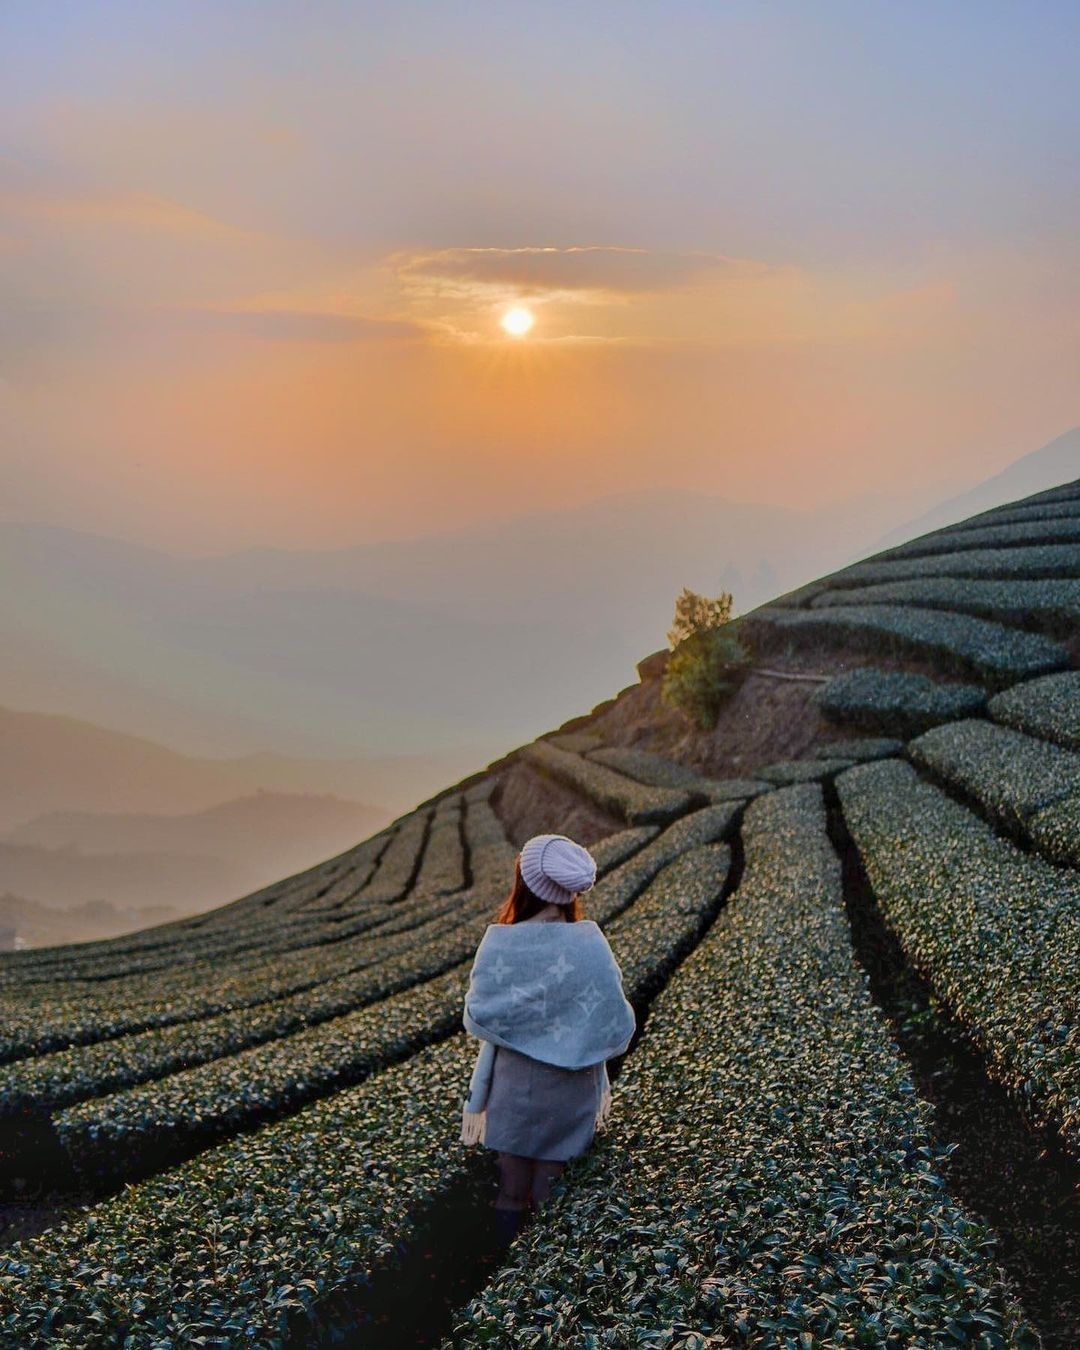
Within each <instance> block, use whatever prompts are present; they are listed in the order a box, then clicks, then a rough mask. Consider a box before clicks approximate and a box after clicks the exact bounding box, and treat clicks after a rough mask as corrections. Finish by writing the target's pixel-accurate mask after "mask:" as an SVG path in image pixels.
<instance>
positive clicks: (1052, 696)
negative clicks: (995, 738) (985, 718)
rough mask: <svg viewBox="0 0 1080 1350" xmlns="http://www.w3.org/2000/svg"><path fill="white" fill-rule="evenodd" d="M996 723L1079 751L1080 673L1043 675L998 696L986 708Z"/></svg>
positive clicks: (1069, 671) (1066, 672) (1072, 671)
mask: <svg viewBox="0 0 1080 1350" xmlns="http://www.w3.org/2000/svg"><path fill="white" fill-rule="evenodd" d="M987 712H988V713H989V714H990V716H991V717H992V718H993V719H994V721H995V722H1002V723H1004V724H1005V725H1006V726H1010V727H1015V729H1016V730H1017V731H1026V732H1027V734H1028V735H1029V736H1041V737H1042V738H1043V740H1046V741H1054V742H1055V743H1056V744H1057V745H1063V746H1065V747H1066V749H1069V750H1080V670H1067V671H1063V672H1062V673H1061V674H1059V675H1042V676H1040V677H1039V678H1038V679H1037V680H1027V681H1025V682H1024V683H1023V684H1015V685H1013V687H1012V688H1011V689H1006V690H1004V691H1003V692H1002V693H1000V694H995V695H994V697H993V698H992V699H991V700H990V702H989V704H988V705H987Z"/></svg>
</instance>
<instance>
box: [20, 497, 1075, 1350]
mask: <svg viewBox="0 0 1080 1350" xmlns="http://www.w3.org/2000/svg"><path fill="white" fill-rule="evenodd" d="M734 622H735V624H736V626H737V629H738V631H740V633H741V635H742V636H743V638H744V639H745V641H746V642H747V643H748V645H749V646H750V647H751V649H752V651H753V654H754V668H753V670H752V671H751V673H750V674H749V675H748V676H747V678H746V679H745V680H744V681H743V682H742V684H741V686H740V687H739V689H738V691H737V692H736V693H735V694H734V695H733V696H732V697H731V699H730V700H729V701H728V702H727V704H726V705H725V707H724V709H723V711H722V714H721V717H720V720H719V722H718V724H717V726H716V728H715V730H713V731H710V732H700V731H696V730H694V729H692V728H690V727H689V726H688V724H687V723H686V722H685V721H684V720H683V719H682V718H681V716H680V715H678V714H676V713H675V712H673V711H671V710H669V709H667V708H665V707H664V705H663V704H662V703H661V701H660V697H659V690H660V676H661V673H662V670H663V666H664V663H665V660H666V657H665V655H664V654H663V653H654V654H653V655H652V656H650V657H648V658H646V659H644V660H643V661H642V662H641V664H640V667H639V675H640V678H639V680H638V681H637V682H636V683H634V684H632V685H630V686H628V687H627V688H626V689H624V690H622V691H620V692H619V693H618V694H617V695H616V696H615V697H614V698H612V699H609V700H606V701H605V702H604V703H602V704H600V705H598V706H597V707H596V708H594V709H593V710H592V711H591V712H588V713H585V714H583V715H581V716H578V717H573V718H570V719H569V720H568V721H566V722H564V723H563V724H562V725H561V726H559V727H558V728H556V729H554V730H552V731H551V732H549V733H548V734H546V735H544V736H542V737H540V738H538V739H537V740H535V741H534V742H532V743H530V744H528V745H524V746H522V747H520V748H519V749H517V750H515V751H514V752H513V753H511V754H509V755H507V756H505V757H504V758H502V759H500V760H497V761H495V762H493V763H491V764H489V765H488V766H487V767H486V768H484V769H482V770H480V771H479V772H477V773H475V774H473V775H471V776H470V777H468V778H465V779H463V780H461V781H460V782H458V783H455V784H453V785H452V786H450V787H447V788H446V789H445V790H443V791H441V792H439V793H438V794H436V795H435V796H433V797H432V798H431V799H430V800H428V801H426V802H424V803H422V804H421V805H420V806H419V807H418V808H417V809H416V810H415V811H412V812H409V813H408V814H406V815H403V816H401V817H399V818H398V819H397V820H395V821H394V822H392V823H391V824H390V825H389V826H387V827H386V828H385V829H383V830H382V831H380V832H379V833H378V834H375V835H373V836H372V837H371V838H369V839H366V840H364V841H363V842H361V843H359V844H356V845H355V846H353V847H350V848H349V849H347V850H346V851H345V852H343V853H339V854H337V855H336V856H333V857H330V858H327V859H326V860H325V861H323V862H322V863H320V864H319V865H318V866H317V867H314V868H310V869H308V870H306V871H303V872H300V873H297V874H295V875H292V876H288V877H285V878H283V879H281V880H279V881H277V882H275V883H274V884H272V885H270V886H267V887H264V888H263V889H262V890H260V891H257V892H255V893H253V894H251V895H248V896H245V897H244V898H243V899H241V900H238V901H235V902H234V903H232V904H230V905H226V906H224V907H222V908H220V909H217V910H214V911H212V912H210V913H207V914H203V915H200V916H198V917H195V918H191V919H186V920H183V921H179V922H176V923H172V924H166V925H162V926H159V927H155V928H149V929H146V930H144V931H142V932H139V933H133V934H129V935H127V936H125V937H123V938H119V939H115V940H112V941H105V942H95V943H90V944H84V945H82V946H79V947H77V948H70V947H54V948H49V949H43V950H40V951H35V952H22V953H14V954H10V955H7V956H5V957H3V958H2V959H0V999H2V1005H0V1181H2V1183H3V1185H5V1186H6V1188H7V1196H8V1200H9V1203H8V1205H7V1208H6V1211H5V1217H6V1222H7V1224H8V1235H7V1238H6V1243H7V1245H6V1247H5V1249H4V1250H3V1251H0V1343H2V1344H11V1345H20V1346H21V1345H35V1344H62V1345H65V1346H91V1345H100V1344H103V1343H118V1342H119V1340H120V1339H121V1337H122V1336H123V1335H124V1334H126V1335H128V1337H129V1340H128V1341H127V1342H125V1343H127V1344H131V1345H136V1346H151V1345H161V1344H178V1343H185V1341H188V1342H190V1343H205V1344H213V1345H229V1346H231V1345H240V1344H245V1345H256V1346H284V1345H289V1344H292V1345H301V1344H302V1345H310V1344H330V1343H352V1344H361V1343H362V1344H364V1345H365V1346H367V1345H374V1346H394V1345H442V1346H443V1347H450V1346H471V1345H488V1346H505V1347H511V1346H538V1347H539V1346H547V1347H554V1346H563V1345H566V1346H582V1347H585V1346H590V1347H591V1346H611V1347H619V1348H625V1350H629V1347H631V1346H641V1345H663V1346H676V1347H679V1348H680V1350H704V1347H705V1346H720V1345H725V1346H726V1345H755V1346H768V1347H781V1346H783V1347H787V1346H803V1345H806V1346H825V1345H828V1346H833V1345H882V1346H889V1347H897V1348H899V1347H903V1346H922V1345H930V1344H934V1345H945V1344H952V1345H971V1346H978V1347H985V1350H990V1348H991V1347H1000V1346H1015V1347H1031V1346H1037V1345H1039V1344H1042V1345H1044V1346H1046V1347H1049V1348H1050V1350H1066V1348H1069V1350H1071V1347H1074V1346H1075V1345H1076V1344H1078V1343H1080V1316H1078V1312H1077V1307H1076V1303H1075V1297H1074V1292H1075V1289H1076V1288H1078V1287H1080V1216H1078V1208H1077V1185H1078V1182H1080V1054H1078V1051H1080V1008H1078V1000H1077V990H1078V988H1080V873H1078V870H1077V869H1078V868H1080V479H1077V480H1075V481H1073V482H1070V483H1067V484H1064V485H1062V486H1059V487H1056V488H1053V489H1050V490H1047V491H1043V492H1040V493H1037V494H1036V495H1034V496H1029V497H1026V498H1024V499H1022V500H1018V501H1014V502H1010V503H1008V504H1006V505H1004V506H1001V507H998V508H996V509H994V510H991V511H988V512H985V513H981V514H979V515H975V516H971V517H969V518H968V519H965V520H963V521H961V522H959V523H957V524H953V525H950V526H948V527H947V528H944V529H938V530H935V531H933V532H930V533H925V534H922V535H920V536H917V537H915V538H911V539H908V540H906V541H904V542H903V543H901V544H899V545H898V546H896V547H894V548H891V549H889V550H887V551H885V552H882V553H879V554H876V555H875V556H874V557H873V558H870V559H865V560H861V561H859V562H857V563H853V564H851V565H850V566H846V567H843V568H841V569H840V570H838V571H835V572H832V573H829V574H827V575H824V576H822V577H820V578H819V579H817V580H815V581H813V582H811V583H810V584H808V585H805V586H800V587H799V588H798V589H797V590H795V591H789V592H787V593H786V594H783V595H780V596H778V597H776V598H775V599H773V600H770V601H769V602H768V603H766V604H764V605H760V606H758V607H757V608H755V609H753V610H750V611H748V612H746V613H744V614H742V615H740V616H739V617H738V618H737V619H736V620H735V621H734ZM539 829H544V830H562V831H566V832H568V833H571V834H573V835H575V837H578V838H580V839H581V840H582V841H583V842H586V843H588V844H589V846H590V848H591V849H592V851H593V853H594V856H595V857H596V860H597V864H598V871H599V881H598V884H597V886H596V887H595V889H594V890H593V891H592V892H590V893H589V895H588V896H587V898H586V904H585V910H586V913H587V914H588V915H589V916H590V917H593V918H595V919H596V920H597V922H599V923H600V924H601V926H602V927H603V928H604V930H605V932H606V934H607V936H608V938H609V941H610V943H611V946H612V949H613V951H614V953H615V955H616V958H617V960H618V962H619V965H620V968H621V970H622V973H623V982H624V987H625V989H626V993H627V997H628V998H629V999H630V1001H631V1002H632V1003H633V1005H634V1007H635V1010H636V1012H637V1017H638V1032H637V1034H636V1035H635V1038H634V1041H633V1042H632V1043H631V1046H630V1048H629V1050H628V1052H627V1054H626V1055H625V1056H623V1057H622V1059H621V1060H620V1061H618V1062H612V1064H611V1065H610V1070H611V1077H612V1081H613V1083H614V1106H613V1113H612V1118H611V1121H610V1122H609V1124H608V1126H607V1128H606V1129H605V1130H604V1131H603V1132H602V1133H601V1135H600V1136H598V1138H597V1140H596V1143H595V1145H594V1147H593V1148H592V1149H591V1150H590V1152H589V1153H588V1154H587V1155H586V1156H585V1157H583V1158H580V1159H575V1160H574V1161H573V1162H572V1163H571V1164H570V1166H569V1167H568V1169H567V1171H566V1173H565V1175H564V1177H563V1179H562V1180H561V1181H559V1182H557V1183H556V1187H555V1190H554V1193H553V1197H554V1198H553V1200H552V1203H551V1205H550V1207H548V1208H547V1209H545V1210H544V1211H542V1212H541V1213H540V1214H539V1215H537V1216H536V1217H535V1219H534V1220H533V1221H532V1222H531V1223H530V1224H529V1225H528V1226H527V1227H526V1228H525V1229H524V1230H523V1231H522V1232H521V1234H519V1236H518V1237H517V1238H516V1239H515V1240H514V1242H513V1244H512V1245H511V1246H510V1247H509V1248H508V1249H506V1250H502V1251H500V1250H498V1249H497V1248H496V1247H493V1246H492V1245H490V1244H489V1243H488V1242H487V1240H486V1239H487V1234H486V1230H485V1227H484V1223H485V1218H486V1213H487V1210H486V1207H487V1205H488V1202H489V1201H490V1199H491V1196H492V1194H493V1190H494V1185H495V1169H494V1160H493V1157H492V1156H491V1154H490V1153H489V1152H487V1151H486V1150H483V1149H469V1148H466V1147H465V1146H463V1145H461V1144H459V1143H458V1142H457V1141H458V1131H459V1124H460V1109H461V1102H462V1100H463V1098H464V1095H465V1091H466V1087H467V1083H468V1079H469V1074H470V1072H471V1068H472V1063H473V1060H474V1057H475V1050H476V1043H475V1042H474V1041H471V1040H470V1039H469V1038H468V1037H466V1035H465V1034H464V1032H463V1030H462V1027H461V1007H462V1002H463V999H464V994H465V989H466V985H467V981H468V974H469V969H470V965H471V959H472V955H473V952H474V951H475V948H476V944H477V942H478V940H479V938H480V937H481V936H482V934H483V931H484V929H485V927H486V925H487V923H488V922H489V921H490V919H491V917H492V915H493V912H494V910H495V908H496V907H497V905H498V903H499V902H500V901H501V899H502V897H503V896H504V895H505V892H506V890H507V888H508V885H509V880H510V875H511V870H512V866H513V860H514V856H515V852H516V847H517V846H518V845H520V843H521V842H522V841H523V839H524V838H525V837H527V836H528V835H529V834H530V833H533V832H534V831H536V830H539ZM193 1215H198V1222H197V1224H193V1222H192V1216H193ZM5 1336H6V1340H5V1339H4V1337H5Z"/></svg>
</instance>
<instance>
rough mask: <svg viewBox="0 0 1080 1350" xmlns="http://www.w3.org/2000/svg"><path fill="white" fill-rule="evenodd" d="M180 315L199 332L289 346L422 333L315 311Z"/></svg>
mask: <svg viewBox="0 0 1080 1350" xmlns="http://www.w3.org/2000/svg"><path fill="white" fill-rule="evenodd" d="M178 313H181V314H183V315H184V316H185V318H184V322H185V324H186V325H190V326H193V327H196V328H200V329H211V330H215V331H220V332H226V333H235V334H237V335H238V336H242V337H254V338H268V339H272V340H277V341H286V342H372V341H374V342H384V341H393V340H398V339H404V340H410V339H413V338H417V337H420V336H421V335H422V333H423V329H421V328H420V326H419V325H418V324H414V323H409V322H407V321H402V320H397V319H372V318H369V317H367V316H366V315H362V314H333V313H325V312H319V311H315V310H288V309H262V310H258V309H199V310H186V311H178Z"/></svg>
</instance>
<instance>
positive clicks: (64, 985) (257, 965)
mask: <svg viewBox="0 0 1080 1350" xmlns="http://www.w3.org/2000/svg"><path fill="white" fill-rule="evenodd" d="M472 810H473V816H472V817H471V818H470V834H471V836H472V838H473V851H474V852H475V854H476V867H477V870H478V876H477V882H478V884H481V885H486V884H490V878H489V877H488V875H487V874H488V873H492V874H493V875H494V874H495V873H498V874H500V875H499V881H500V882H501V878H502V876H503V875H505V874H506V872H507V869H508V868H512V857H513V851H512V850H511V848H510V845H509V843H508V842H507V841H506V839H505V836H504V835H503V833H502V826H501V823H500V822H499V821H498V819H497V818H496V817H495V816H494V813H493V812H492V811H491V808H490V807H489V806H487V805H486V803H479V804H478V805H477V806H475V807H474V808H472ZM452 908H453V905H452V902H449V901H446V900H444V899H443V898H442V897H440V896H439V895H437V894H435V895H432V894H430V893H429V894H427V895H425V894H417V895H415V896H413V897H412V898H411V899H410V900H408V901H405V902H386V901H384V902H381V903H380V904H379V905H378V906H375V905H372V906H369V907H368V908H367V911H366V912H365V913H364V914H363V915H361V916H359V917H356V918H346V919H344V920H342V921H340V922H336V923H335V924H333V925H330V926H328V925H326V924H320V923H319V922H318V921H317V920H313V919H312V920H308V921H307V922H306V923H305V924H303V925H301V926H299V927H298V926H295V925H286V926H285V927H284V928H282V929H280V930H279V929H277V928H275V927H274V925H272V924H271V923H270V922H269V921H267V923H266V932H265V934H264V940H263V943H262V945H261V947H260V948H259V949H258V950H256V951H253V952H250V953H247V954H243V953H242V954H240V955H239V956H238V957H233V959H232V960H231V961H230V962H229V964H228V966H226V967H224V968H222V966H221V965H220V963H218V962H217V961H216V960H213V959H209V958H212V957H214V956H215V954H216V953H217V951H218V948H217V945H216V943H215V945H214V947H213V948H212V949H211V951H210V952H207V951H206V950H205V949H203V948H201V947H199V946H197V945H195V944H193V948H192V951H191V953H190V955H192V956H194V955H195V954H196V953H197V954H198V955H199V956H201V957H202V958H203V959H204V961H205V962H206V964H205V965H204V964H195V963H194V962H189V963H187V964H185V965H182V966H180V967H178V968H175V969H172V970H168V971H166V972H163V973H157V972H155V973H153V974H150V975H147V974H142V975H138V976H134V977H128V978H126V979H115V980H111V981H108V982H104V983H101V984H98V985H91V987H90V992H89V993H88V992H87V989H86V987H85V986H77V987H73V986H72V983H71V982H70V981H67V982H59V981H58V982H57V983H56V985H55V986H54V987H51V988H45V989H43V988H42V986H40V985H37V986H33V987H32V988H31V989H30V990H28V991H27V992H25V993H22V994H21V995H20V994H19V993H18V992H10V991H9V995H8V996H7V997H6V998H3V999H0V1005H2V1012H0V1062H2V1061H10V1060H13V1059H18V1058H21V1057H23V1056H25V1055H28V1054H34V1053H42V1052H44V1051H48V1050H55V1049H61V1048H64V1047H67V1046H72V1045H84V1044H88V1043H92V1042H94V1041H98V1040H105V1039H108V1038H111V1037H113V1036H118V1035H122V1034H125V1033H130V1032H134V1031H142V1030H148V1029H151V1028H154V1027H165V1026H170V1025H173V1024H176V1023H180V1022H186V1021H190V1020H192V1019H193V1018H196V1017H201V1016H213V1015H215V1014H218V1013H223V1012H227V1011H231V1010H235V1009H237V1008H242V1007H250V1006H253V1005H255V1004H258V1003H262V1002H266V1001H268V1000H270V999H274V998H282V997H286V996H288V995H289V994H292V993H295V992H300V991H303V990H304V989H306V988H308V987H310V986H311V985H313V984H315V983H318V982H320V981H323V980H328V979H332V978H334V977H335V976H341V975H346V974H349V973H350V972H352V971H355V970H357V969H359V968H360V967H363V966H367V965H370V964H371V963H372V962H373V961H375V960H379V959H381V958H382V957H383V956H389V955H392V954H393V953H394V951H395V950H399V949H400V948H401V947H402V946H403V945H407V943H408V938H407V937H406V938H404V939H403V938H402V937H400V936H398V935H399V934H402V933H405V934H407V933H408V932H410V931H411V930H413V929H416V928H418V927H419V926H420V925H421V924H423V923H425V922H427V921H429V920H430V919H431V918H433V917H437V916H438V915H440V914H443V913H446V912H447V911H448V910H449V909H452ZM324 944H326V945H324ZM98 991H100V992H98Z"/></svg>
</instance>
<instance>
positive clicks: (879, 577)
mask: <svg viewBox="0 0 1080 1350" xmlns="http://www.w3.org/2000/svg"><path fill="white" fill-rule="evenodd" d="M916 577H976V578H978V577H982V578H985V579H987V580H994V579H997V580H1009V579H1015V580H1022V579H1024V578H1030V579H1031V580H1033V581H1037V580H1039V579H1040V578H1043V577H1080V548H1078V547H1077V546H1076V544H1032V545H1029V546H1022V547H1020V548H972V549H958V550H957V551H956V552H954V553H935V554H932V555H930V556H927V557H918V558H888V557H882V558H881V559H880V561H879V560H877V559H876V558H868V559H865V560H864V561H862V562H856V563H851V565H850V566H848V567H844V568H841V570H840V571H839V572H832V573H830V575H829V576H827V577H823V578H822V579H821V581H820V582H814V583H811V584H812V585H815V586H817V585H822V586H825V587H826V588H832V587H845V586H865V585H869V584H870V583H872V582H878V581H906V580H910V579H912V578H916ZM754 612H755V613H757V611H756V610H755V611H754Z"/></svg>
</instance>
